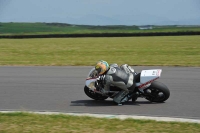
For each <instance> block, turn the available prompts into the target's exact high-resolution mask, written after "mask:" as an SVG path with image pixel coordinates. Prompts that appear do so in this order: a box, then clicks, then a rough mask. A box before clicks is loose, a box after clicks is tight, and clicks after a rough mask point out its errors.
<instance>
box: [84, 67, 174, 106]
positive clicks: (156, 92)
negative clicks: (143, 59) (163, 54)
mask: <svg viewBox="0 0 200 133" xmlns="http://www.w3.org/2000/svg"><path fill="white" fill-rule="evenodd" d="M126 72H131V73H133V75H134V82H135V89H134V91H132V92H130V94H129V98H128V101H129V100H132V102H135V101H136V100H137V99H138V98H139V97H140V98H145V99H147V100H148V101H150V102H159V103H160V102H164V101H166V100H167V99H168V98H169V96H170V91H169V89H168V87H167V86H166V85H164V84H163V83H161V82H158V81H155V80H157V79H158V78H160V77H161V73H162V69H150V70H142V71H141V72H140V73H137V72H135V71H134V69H132V68H131V67H130V66H129V67H127V68H126ZM101 79H102V78H101V76H98V75H97V73H96V71H95V68H92V69H91V70H90V72H89V74H88V76H87V78H86V82H85V87H84V92H85V94H86V95H87V96H88V97H90V98H92V99H94V100H105V99H107V98H111V99H113V98H114V97H115V96H116V95H117V94H118V93H119V92H120V91H121V89H120V88H118V87H116V86H112V85H111V86H110V90H109V91H107V92H105V91H104V93H102V91H101V89H102V88H103V82H102V80H101ZM97 88H98V89H97ZM123 100H124V99H122V101H121V102H122V103H123V102H124V101H127V100H124V101H123Z"/></svg>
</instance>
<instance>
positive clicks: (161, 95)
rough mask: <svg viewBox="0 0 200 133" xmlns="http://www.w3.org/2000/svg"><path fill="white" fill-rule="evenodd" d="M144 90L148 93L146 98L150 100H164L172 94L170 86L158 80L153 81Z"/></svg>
mask: <svg viewBox="0 0 200 133" xmlns="http://www.w3.org/2000/svg"><path fill="white" fill-rule="evenodd" d="M144 92H145V93H146V94H147V95H148V96H147V97H146V99H147V100H149V101H150V102H159V103H160V102H164V101H166V100H167V99H168V98H169V96H170V91H169V89H168V87H167V86H166V85H164V84H163V83H161V82H158V81H154V82H153V83H151V85H150V86H149V87H148V88H146V89H145V90H144Z"/></svg>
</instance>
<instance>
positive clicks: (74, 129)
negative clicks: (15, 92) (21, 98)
mask: <svg viewBox="0 0 200 133" xmlns="http://www.w3.org/2000/svg"><path fill="white" fill-rule="evenodd" d="M0 132H1V133H26V132H27V133H133V132H134V133H199V132H200V124H197V123H178V122H156V121H152V120H151V121H150V120H134V119H125V120H119V119H106V118H101V119H100V118H92V117H86V116H85V117H84V116H83V117H77V116H70V115H61V114H60V115H38V114H28V113H0Z"/></svg>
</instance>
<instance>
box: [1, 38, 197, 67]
mask: <svg viewBox="0 0 200 133" xmlns="http://www.w3.org/2000/svg"><path fill="white" fill-rule="evenodd" d="M100 59H103V60H106V61H108V62H109V63H118V64H123V63H127V64H129V65H146V66H148V65H149V66H200V36H175V37H174V36H172V37H171V36H166V37H123V38H122V37H121V38H120V37H119V38H60V39H56V38H51V39H1V40H0V65H31V66H37V65H38V66H67V65H70V66H89V65H94V64H95V62H96V61H97V60H100Z"/></svg>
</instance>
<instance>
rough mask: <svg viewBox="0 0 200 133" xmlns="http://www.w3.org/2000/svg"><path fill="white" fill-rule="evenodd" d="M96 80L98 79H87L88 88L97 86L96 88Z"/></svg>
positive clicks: (93, 88)
mask: <svg viewBox="0 0 200 133" xmlns="http://www.w3.org/2000/svg"><path fill="white" fill-rule="evenodd" d="M95 81H97V79H87V80H86V81H85V85H86V86H87V87H88V88H90V89H91V90H93V91H94V90H95V89H96V88H95Z"/></svg>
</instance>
